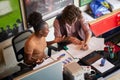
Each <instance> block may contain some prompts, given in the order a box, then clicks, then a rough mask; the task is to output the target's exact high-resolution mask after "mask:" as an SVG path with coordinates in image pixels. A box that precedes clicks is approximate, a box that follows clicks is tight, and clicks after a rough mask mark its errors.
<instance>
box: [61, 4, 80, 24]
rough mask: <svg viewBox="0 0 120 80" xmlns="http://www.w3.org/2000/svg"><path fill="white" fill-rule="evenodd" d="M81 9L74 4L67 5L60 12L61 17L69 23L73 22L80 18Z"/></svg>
mask: <svg viewBox="0 0 120 80" xmlns="http://www.w3.org/2000/svg"><path fill="white" fill-rule="evenodd" d="M81 17H82V16H81V11H80V10H79V8H78V7H76V6H75V5H68V6H66V7H65V8H64V10H63V12H62V18H63V19H64V20H65V22H67V23H68V24H69V25H71V24H72V23H74V22H75V21H76V20H77V19H79V18H81Z"/></svg>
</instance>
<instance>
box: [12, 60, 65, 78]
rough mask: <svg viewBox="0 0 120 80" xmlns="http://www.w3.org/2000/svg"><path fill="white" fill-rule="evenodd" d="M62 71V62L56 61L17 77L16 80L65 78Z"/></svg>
mask: <svg viewBox="0 0 120 80" xmlns="http://www.w3.org/2000/svg"><path fill="white" fill-rule="evenodd" d="M62 72H63V68H62V63H61V62H60V61H55V62H53V63H51V64H49V65H47V66H46V67H43V68H40V69H37V70H33V71H30V72H28V73H26V74H23V75H21V76H19V77H16V78H15V79H14V80H63V75H62V74H63V73H62Z"/></svg>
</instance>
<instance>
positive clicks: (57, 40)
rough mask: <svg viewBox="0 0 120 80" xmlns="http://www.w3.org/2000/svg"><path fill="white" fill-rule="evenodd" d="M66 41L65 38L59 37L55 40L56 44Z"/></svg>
mask: <svg viewBox="0 0 120 80" xmlns="http://www.w3.org/2000/svg"><path fill="white" fill-rule="evenodd" d="M64 39H65V36H62V37H57V38H55V39H54V42H55V43H58V42H62V41H64Z"/></svg>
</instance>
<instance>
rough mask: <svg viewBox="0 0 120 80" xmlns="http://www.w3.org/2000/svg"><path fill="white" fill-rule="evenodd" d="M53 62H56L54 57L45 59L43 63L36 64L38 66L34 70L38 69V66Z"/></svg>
mask: <svg viewBox="0 0 120 80" xmlns="http://www.w3.org/2000/svg"><path fill="white" fill-rule="evenodd" d="M52 62H54V60H53V59H52V58H47V59H46V60H44V62H43V63H41V64H39V65H36V66H35V67H34V68H33V70H36V69H38V68H41V67H43V66H45V65H47V64H49V63H52Z"/></svg>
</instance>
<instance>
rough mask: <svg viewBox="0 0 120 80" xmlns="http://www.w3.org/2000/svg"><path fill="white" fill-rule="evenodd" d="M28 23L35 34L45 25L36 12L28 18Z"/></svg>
mask: <svg viewBox="0 0 120 80" xmlns="http://www.w3.org/2000/svg"><path fill="white" fill-rule="evenodd" d="M28 23H29V24H30V25H31V26H33V29H34V31H35V33H37V32H38V31H39V30H41V29H43V28H44V25H45V24H47V23H46V22H45V21H44V20H43V19H42V15H41V14H40V13H38V12H33V13H31V14H30V15H29V17H28Z"/></svg>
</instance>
